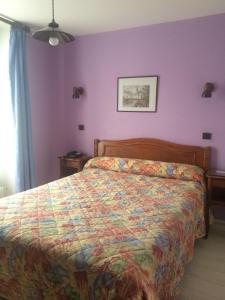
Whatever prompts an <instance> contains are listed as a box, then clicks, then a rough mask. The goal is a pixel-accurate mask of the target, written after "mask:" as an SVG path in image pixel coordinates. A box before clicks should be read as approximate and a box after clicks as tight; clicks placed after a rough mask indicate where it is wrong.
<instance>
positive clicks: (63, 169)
mask: <svg viewBox="0 0 225 300" xmlns="http://www.w3.org/2000/svg"><path fill="white" fill-rule="evenodd" d="M89 159H90V157H88V156H87V155H81V156H79V157H67V156H60V157H59V160H60V178H62V177H65V176H69V175H72V174H74V173H77V172H80V171H82V169H83V167H84V165H85V163H86V162H87V161H88V160H89Z"/></svg>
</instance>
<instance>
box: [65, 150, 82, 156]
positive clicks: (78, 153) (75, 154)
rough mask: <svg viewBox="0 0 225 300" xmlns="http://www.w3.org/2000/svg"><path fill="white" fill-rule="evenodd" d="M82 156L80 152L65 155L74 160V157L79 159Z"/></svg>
mask: <svg viewBox="0 0 225 300" xmlns="http://www.w3.org/2000/svg"><path fill="white" fill-rule="evenodd" d="M81 155H82V153H81V152H78V151H70V152H68V153H67V154H66V157H70V158H75V157H80V156H81Z"/></svg>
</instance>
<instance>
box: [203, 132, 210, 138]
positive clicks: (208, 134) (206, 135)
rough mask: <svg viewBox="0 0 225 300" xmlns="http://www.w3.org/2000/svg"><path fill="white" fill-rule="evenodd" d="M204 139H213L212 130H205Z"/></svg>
mask: <svg viewBox="0 0 225 300" xmlns="http://www.w3.org/2000/svg"><path fill="white" fill-rule="evenodd" d="M202 139H203V140H211V139H212V133H211V132H203V133H202Z"/></svg>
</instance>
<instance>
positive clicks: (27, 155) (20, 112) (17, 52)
mask: <svg viewBox="0 0 225 300" xmlns="http://www.w3.org/2000/svg"><path fill="white" fill-rule="evenodd" d="M9 76H10V84H11V98H12V107H13V116H14V122H15V128H16V149H15V150H16V192H21V191H24V190H27V189H30V188H32V187H34V186H35V180H34V162H33V157H32V139H31V131H32V127H31V110H30V100H29V91H28V80H27V66H26V32H25V31H24V30H23V29H21V28H17V27H15V26H12V27H11V32H10V41H9Z"/></svg>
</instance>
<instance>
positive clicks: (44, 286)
mask: <svg viewBox="0 0 225 300" xmlns="http://www.w3.org/2000/svg"><path fill="white" fill-rule="evenodd" d="M94 154H95V155H94V156H95V157H94V158H93V159H92V160H90V161H88V162H87V164H86V166H85V168H84V170H83V171H82V172H80V173H77V174H74V175H71V176H68V177H65V178H63V179H60V180H57V181H54V182H50V183H49V184H46V185H43V186H40V187H38V188H35V189H32V190H29V191H26V192H23V193H19V194H16V195H13V196H10V197H6V198H3V199H1V202H0V296H1V297H4V298H6V299H9V300H15V299H23V300H30V299H35V300H42V299H44V300H51V299H52V300H53V299H56V300H57V299H59V300H64V299H65V300H66V299H74V300H86V299H90V300H105V299H108V300H111V299H114V300H126V299H130V300H150V299H151V300H161V299H163V300H170V299H171V300H172V299H175V298H176V294H177V293H178V292H179V283H180V280H181V278H182V276H183V272H184V268H185V265H186V264H187V263H188V262H189V261H190V260H191V258H192V255H193V249H194V242H195V239H197V238H201V237H203V236H205V235H206V233H207V226H205V225H207V222H208V221H207V219H208V218H207V216H208V214H207V211H208V209H207V202H206V198H205V195H206V193H205V185H204V173H205V171H206V170H207V169H208V163H209V157H210V149H209V148H203V147H195V146H184V145H177V144H173V143H169V142H165V141H160V140H156V139H129V140H123V141H100V140H95V147H94Z"/></svg>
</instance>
